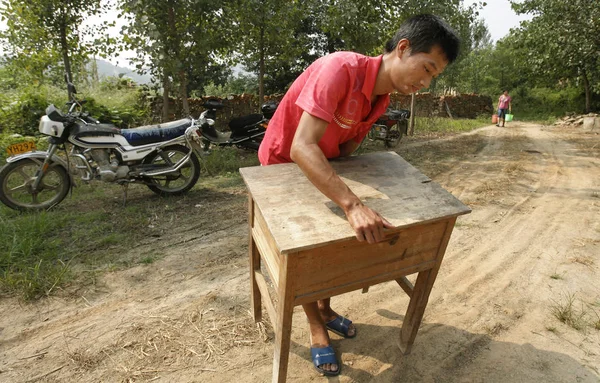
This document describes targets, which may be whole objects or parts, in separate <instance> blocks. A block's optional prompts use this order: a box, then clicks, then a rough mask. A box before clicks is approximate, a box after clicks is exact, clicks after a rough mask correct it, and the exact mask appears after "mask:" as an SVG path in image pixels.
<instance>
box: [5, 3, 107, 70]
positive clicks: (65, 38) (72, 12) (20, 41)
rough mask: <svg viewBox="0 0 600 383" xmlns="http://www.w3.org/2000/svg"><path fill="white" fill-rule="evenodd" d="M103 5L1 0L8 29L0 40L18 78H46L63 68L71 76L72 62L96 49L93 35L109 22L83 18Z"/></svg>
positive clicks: (78, 60)
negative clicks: (94, 22) (88, 22)
mask: <svg viewBox="0 0 600 383" xmlns="http://www.w3.org/2000/svg"><path fill="white" fill-rule="evenodd" d="M104 9H105V4H103V3H102V1H101V0H28V1H22V0H2V1H1V2H0V17H1V18H2V20H4V21H6V23H7V25H8V29H7V30H6V31H4V32H1V33H0V40H1V41H2V42H3V47H4V50H5V51H6V52H7V53H6V55H7V58H6V61H7V63H8V64H9V65H11V66H12V68H13V72H14V74H15V75H16V76H18V77H17V78H23V79H24V80H25V81H35V82H44V80H45V79H46V78H47V77H49V73H51V72H54V74H55V75H56V72H62V73H65V74H66V75H67V76H68V78H69V79H72V76H73V75H72V72H73V69H72V68H73V66H74V65H79V64H81V63H83V62H85V60H86V59H87V57H88V55H89V54H90V53H94V52H96V51H97V47H98V44H95V43H94V42H93V41H92V39H91V36H92V35H94V36H98V35H101V34H102V32H103V30H104V28H105V26H106V25H96V26H92V27H83V22H84V20H86V19H87V18H88V17H90V16H93V15H98V14H100V13H102V12H103V11H104Z"/></svg>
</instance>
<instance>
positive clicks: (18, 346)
mask: <svg viewBox="0 0 600 383" xmlns="http://www.w3.org/2000/svg"><path fill="white" fill-rule="evenodd" d="M475 135H476V136H478V137H479V138H481V139H482V140H483V142H484V145H483V146H482V150H480V151H479V152H478V153H476V154H475V155H471V156H469V157H468V158H460V159H452V158H450V159H447V160H446V162H445V163H444V165H446V166H447V169H449V170H447V171H443V172H441V173H440V174H438V175H437V176H433V178H434V181H436V182H438V183H440V184H441V185H442V186H444V187H445V188H446V189H447V190H449V191H451V192H452V193H453V194H454V195H455V196H457V197H458V198H459V199H461V200H462V201H463V202H465V203H466V204H468V205H469V206H471V207H472V209H473V213H472V214H470V215H467V216H463V217H461V218H459V221H458V223H457V227H456V228H455V230H454V233H453V236H452V239H451V242H450V244H449V246H448V251H447V253H446V257H445V259H444V263H443V264H442V268H441V271H440V274H439V276H438V278H437V281H436V283H435V285H434V288H433V292H432V295H431V297H430V301H429V305H428V307H427V309H426V311H425V318H424V319H423V324H422V326H421V329H420V331H419V334H418V336H417V339H416V342H415V345H414V347H413V352H412V353H411V354H410V355H408V356H403V355H401V354H400V351H399V349H398V347H397V345H396V339H397V337H398V330H399V327H400V325H401V323H402V319H403V315H404V312H405V310H406V306H407V302H408V299H407V297H406V296H405V295H404V294H403V293H402V291H401V290H400V289H399V288H398V286H397V285H395V284H394V283H388V284H382V285H378V286H374V287H372V288H371V289H370V290H369V292H368V293H367V294H362V293H360V292H353V293H349V294H345V295H343V296H340V297H336V298H334V299H333V304H334V307H335V308H337V310H338V311H339V312H340V313H342V314H344V315H347V316H349V317H350V318H352V319H353V320H354V321H355V323H356V324H357V327H358V331H359V335H358V337H357V338H356V339H353V340H342V339H341V338H340V337H337V336H336V335H332V342H333V345H334V348H335V349H336V350H337V352H338V355H341V358H342V360H343V370H342V375H341V376H340V377H339V378H334V379H332V380H333V381H339V382H486V383H487V382H599V381H600V330H599V329H598V328H597V327H600V284H599V283H598V281H599V280H600V278H599V272H598V266H599V264H600V219H599V217H600V158H599V157H600V156H599V153H600V149H599V148H600V137H599V136H598V135H591V134H586V133H584V132H581V131H578V130H575V129H571V130H564V129H562V130H560V131H559V130H558V129H556V128H547V127H541V126H537V125H531V124H518V123H516V124H513V125H512V126H511V127H510V128H505V129H501V128H496V127H494V126H490V127H487V128H485V129H482V130H479V131H477V132H476V133H475ZM461 139H463V138H461V137H459V138H456V139H455V140H453V141H459V140H461ZM438 144H440V145H441V142H439V143H429V144H428V146H427V147H426V148H425V147H423V148H422V150H443V149H441V146H440V147H438V146H436V145H438ZM407 149H408V147H406V146H402V145H401V147H400V149H399V150H398V151H399V153H400V154H402V151H403V150H407ZM238 194H239V195H233V196H231V197H230V198H228V199H227V203H228V204H231V209H235V210H236V211H239V212H244V211H245V208H246V206H245V203H246V200H245V197H244V195H243V193H242V192H241V191H240V193H238ZM212 220H213V224H212V225H211V224H210V223H207V224H206V225H204V226H203V228H194V229H193V230H191V229H190V230H184V232H183V234H181V235H178V236H173V237H169V238H167V239H161V240H160V241H157V242H153V243H148V244H139V245H138V246H137V247H136V248H135V251H137V252H144V251H148V250H149V249H152V248H154V249H155V248H156V247H159V248H162V249H164V251H165V252H168V255H167V256H166V257H165V258H164V259H162V260H160V261H158V262H155V263H153V264H151V265H147V266H138V267H134V268H131V269H128V270H126V271H120V272H113V273H108V274H106V275H103V276H100V277H99V278H98V280H97V283H96V284H95V285H93V286H88V287H86V288H85V289H79V290H76V291H74V292H72V293H71V294H70V295H69V296H62V297H59V298H51V299H47V300H44V301H41V302H38V303H35V304H19V302H17V301H16V300H4V301H2V302H0V313H1V314H0V381H2V382H29V381H44V382H76V381H77V382H79V381H81V382H83V381H85V382H118V381H153V382H205V383H217V382H219V383H220V382H269V381H270V377H271V368H272V352H273V348H272V339H271V337H272V331H271V328H270V326H269V325H268V324H266V323H261V324H259V325H255V324H254V323H252V322H251V320H250V316H249V313H248V308H249V297H248V295H249V293H248V286H249V282H248V269H247V262H246V250H247V238H246V235H247V230H246V218H245V214H243V213H240V214H239V215H231V216H227V217H226V219H224V220H219V217H217V216H215V217H212ZM215 222H216V223H215ZM569 302H571V303H572V304H571V305H569ZM556 311H560V312H561V313H562V315H563V317H564V319H565V321H566V322H567V323H563V322H561V321H559V320H558V319H557V318H556V316H555V315H553V312H556ZM264 317H265V318H267V316H266V315H265V316H264ZM595 327H596V328H595ZM309 354H310V352H309V349H308V333H307V329H306V323H305V319H304V318H303V314H302V313H301V311H300V310H299V309H298V308H296V311H295V315H294V322H293V331H292V349H291V357H290V362H289V371H288V381H289V382H310V381H325V380H326V379H325V378H322V377H318V376H317V375H316V373H315V372H314V371H313V370H312V366H311V363H310V360H309Z"/></svg>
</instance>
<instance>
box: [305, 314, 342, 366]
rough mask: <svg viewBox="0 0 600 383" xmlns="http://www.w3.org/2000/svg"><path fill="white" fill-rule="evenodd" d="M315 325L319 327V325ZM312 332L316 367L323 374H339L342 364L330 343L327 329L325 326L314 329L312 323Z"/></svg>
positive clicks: (311, 339)
mask: <svg viewBox="0 0 600 383" xmlns="http://www.w3.org/2000/svg"><path fill="white" fill-rule="evenodd" d="M309 325H310V323H309ZM315 326H317V327H319V326H318V325H315ZM310 333H311V335H310V354H311V358H312V361H313V365H314V367H315V369H316V370H317V371H318V372H319V373H320V374H323V375H327V376H334V375H338V374H339V373H340V366H339V364H338V361H337V358H336V355H335V352H334V351H333V348H332V347H331V345H330V344H329V335H328V334H327V330H325V329H324V328H321V329H316V328H315V329H313V326H312V325H311V328H310ZM323 334H324V335H323Z"/></svg>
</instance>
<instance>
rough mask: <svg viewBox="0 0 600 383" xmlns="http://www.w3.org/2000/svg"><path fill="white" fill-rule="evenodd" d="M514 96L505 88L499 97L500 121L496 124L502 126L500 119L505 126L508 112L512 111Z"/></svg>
mask: <svg viewBox="0 0 600 383" xmlns="http://www.w3.org/2000/svg"><path fill="white" fill-rule="evenodd" d="M511 102H512V98H510V96H509V95H508V91H507V90H505V91H504V92H503V93H502V94H501V95H500V98H498V123H497V124H496V126H500V121H502V126H503V127H504V121H505V120H506V113H507V112H512V104H511Z"/></svg>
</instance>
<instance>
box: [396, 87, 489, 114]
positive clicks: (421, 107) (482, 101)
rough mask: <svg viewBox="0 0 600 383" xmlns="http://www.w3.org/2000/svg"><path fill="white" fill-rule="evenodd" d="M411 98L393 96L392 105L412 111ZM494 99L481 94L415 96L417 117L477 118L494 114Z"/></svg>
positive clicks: (421, 94) (427, 94) (426, 94)
mask: <svg viewBox="0 0 600 383" xmlns="http://www.w3.org/2000/svg"><path fill="white" fill-rule="evenodd" d="M410 102H411V96H405V95H401V94H398V93H395V94H392V96H391V105H392V106H394V108H396V109H410ZM493 110H494V109H493V105H492V98H491V97H490V96H484V95H481V94H458V95H456V96H450V95H446V96H436V95H433V94H431V93H418V94H416V95H415V116H418V117H452V118H477V116H479V115H486V116H491V115H492V114H493Z"/></svg>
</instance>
